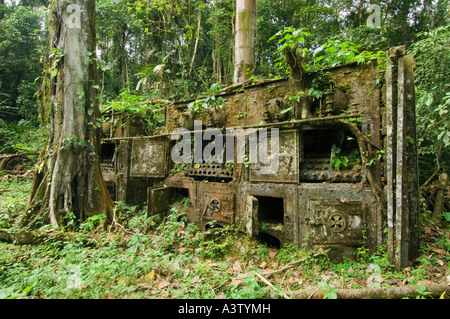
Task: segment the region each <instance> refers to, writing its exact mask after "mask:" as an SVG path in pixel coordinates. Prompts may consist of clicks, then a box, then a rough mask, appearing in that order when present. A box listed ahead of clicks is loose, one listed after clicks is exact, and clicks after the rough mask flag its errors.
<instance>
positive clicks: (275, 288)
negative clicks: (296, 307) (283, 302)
mask: <svg viewBox="0 0 450 319" xmlns="http://www.w3.org/2000/svg"><path fill="white" fill-rule="evenodd" d="M254 274H255V275H256V277H258V278H259V279H261V281H262V282H264V283H265V284H266V285H267V286H269V287H270V288H272V289H273V290H275V291H276V292H277V293H278V294H279V295H281V296H282V297H283V298H284V299H290V298H289V297H288V296H286V294H284V293H283V292H282V291H280V290H278V288H277V287H275V286H274V285H272V284H271V283H270V281H268V280H267V279H266V278H264V277H263V276H262V275H260V274H258V273H257V272H254Z"/></svg>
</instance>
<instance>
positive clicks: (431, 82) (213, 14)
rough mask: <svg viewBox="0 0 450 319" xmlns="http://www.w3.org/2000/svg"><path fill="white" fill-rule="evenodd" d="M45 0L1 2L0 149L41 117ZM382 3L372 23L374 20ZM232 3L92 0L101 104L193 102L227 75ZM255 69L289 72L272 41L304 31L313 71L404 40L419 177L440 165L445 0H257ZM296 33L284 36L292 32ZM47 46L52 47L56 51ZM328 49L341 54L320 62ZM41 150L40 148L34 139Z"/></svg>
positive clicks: (11, 148)
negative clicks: (411, 70) (412, 60)
mask: <svg viewBox="0 0 450 319" xmlns="http://www.w3.org/2000/svg"><path fill="white" fill-rule="evenodd" d="M49 2H50V1H45V0H40V1H38V0H27V1H25V0H23V1H19V0H10V1H8V0H6V1H0V52H1V56H2V59H1V61H0V70H1V71H0V119H1V122H0V125H1V126H0V141H1V142H2V143H1V146H0V152H3V153H5V152H9V153H11V152H15V151H17V148H18V147H19V148H20V147H21V146H15V144H17V143H16V142H17V139H16V137H17V134H20V131H21V130H23V129H24V128H25V127H29V126H31V127H33V126H38V123H39V122H40V123H41V124H45V122H46V118H45V114H46V113H45V112H42V110H41V117H39V111H38V108H39V107H38V103H37V99H36V92H38V90H39V89H40V87H41V85H42V80H43V78H44V74H45V72H51V67H52V66H51V65H46V64H45V61H46V57H48V56H49V55H51V54H52V52H48V50H49V49H48V40H47V38H48V21H47V18H48V10H49V6H50V4H49ZM371 4H376V5H377V8H379V10H380V11H379V13H380V16H379V18H380V19H379V21H378V22H379V25H371V24H370V23H369V22H370V21H371V17H372V15H373V13H374V12H375V11H374V9H373V7H371V6H370V5H371ZM234 11H235V2H234V1H230V0H214V1H213V0H181V1H175V0H152V1H147V0H146V1H143V0H98V1H96V33H97V55H98V57H97V68H98V75H99V82H100V83H99V87H100V95H99V98H100V107H101V108H102V109H104V108H107V107H109V106H111V104H114V103H115V104H116V105H117V104H121V105H122V107H124V105H129V107H130V109H132V108H134V109H136V105H137V102H136V101H143V100H149V99H155V98H161V99H168V100H180V99H189V98H193V97H195V96H197V95H198V94H200V93H202V92H207V91H208V89H209V88H210V87H211V86H212V85H213V84H217V85H221V86H227V85H229V84H231V83H232V80H233V63H234V61H233V58H234V56H233V54H234V53H233V50H234V28H235V22H236V21H235V12H234ZM256 16H257V21H256V24H257V31H256V38H255V54H256V63H255V64H256V65H255V70H254V74H253V77H254V78H255V79H258V78H276V77H285V76H286V70H287V69H286V65H285V64H284V65H283V63H280V57H281V53H280V50H279V48H280V47H279V40H280V37H276V35H277V34H278V35H282V37H283V36H284V39H287V37H286V35H287V34H288V33H289V30H291V34H292V32H294V31H295V30H301V31H302V34H304V36H302V37H297V38H296V39H295V41H297V42H299V43H300V46H299V49H301V50H303V51H305V52H306V53H307V54H306V59H307V60H308V61H309V65H310V66H312V67H316V69H317V67H318V66H319V67H320V66H327V65H328V66H332V65H333V64H336V63H339V62H342V61H345V60H346V59H347V60H351V59H352V58H353V59H354V58H355V57H359V58H364V57H366V58H367V55H366V56H364V54H366V53H368V52H369V53H370V54H369V55H368V56H369V57H374V56H376V55H377V53H379V52H381V54H378V56H383V55H384V52H385V51H386V50H387V49H389V48H390V47H393V46H398V45H406V48H407V51H408V52H409V53H413V54H414V55H415V57H416V60H417V63H418V67H417V70H416V74H415V76H416V86H417V92H416V93H417V113H418V130H419V134H418V135H419V136H420V137H421V139H420V144H419V145H418V146H419V152H420V156H421V157H420V161H421V179H422V182H424V181H425V180H426V178H428V177H429V176H430V175H431V174H432V173H433V171H435V170H436V168H439V167H446V168H447V169H448V165H449V162H448V161H449V160H448V158H449V157H450V156H449V155H450V151H449V146H450V130H449V124H448V121H446V120H445V119H446V116H445V115H446V114H447V113H448V109H449V104H450V88H449V85H448V79H449V72H450V71H449V70H450V68H449V64H450V43H449V41H450V30H449V19H450V18H449V3H448V0H438V1H432V0H405V1H384V0H383V1H366V0H360V1H347V0H333V1H322V0H316V1H311V0H282V1H268V0H258V1H257V14H256ZM290 40H291V41H292V38H291V39H290ZM53 53H54V52H53ZM327 54H328V55H334V57H336V56H338V57H340V59H338V60H335V61H331V60H330V59H328V60H327ZM34 147H37V148H38V146H36V145H35V146H34Z"/></svg>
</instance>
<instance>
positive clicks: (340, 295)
mask: <svg viewBox="0 0 450 319" xmlns="http://www.w3.org/2000/svg"><path fill="white" fill-rule="evenodd" d="M419 288H420V287H419V286H408V287H393V288H365V289H338V290H337V292H336V294H337V299H402V298H416V297H417V296H419V295H420V294H419V293H418V292H417V289H419ZM449 290H450V286H449V285H448V284H430V285H426V291H427V292H430V294H429V295H427V297H430V298H439V297H440V296H441V295H442V294H443V293H444V292H446V291H447V292H448V291H449ZM294 295H295V298H296V299H323V298H324V292H323V291H322V290H320V289H318V290H317V291H314V292H312V293H311V292H307V293H305V292H302V293H294Z"/></svg>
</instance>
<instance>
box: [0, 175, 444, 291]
mask: <svg viewBox="0 0 450 319" xmlns="http://www.w3.org/2000/svg"><path fill="white" fill-rule="evenodd" d="M0 186H1V187H2V188H1V189H2V192H1V194H0V196H1V204H0V214H1V215H0V216H5V214H9V217H8V218H9V219H8V218H6V219H5V218H4V217H2V218H3V220H6V223H5V222H3V224H2V227H1V228H3V230H2V231H15V232H17V231H20V229H17V227H15V225H14V223H13V222H12V221H13V220H15V219H17V218H20V211H21V210H22V209H23V207H24V205H25V204H26V198H27V194H28V191H29V189H30V186H31V183H30V182H29V181H19V180H11V179H3V180H2V181H1V182H0ZM6 190H8V191H6ZM187 203H188V202H187V199H185V200H183V201H181V204H180V205H174V206H172V207H171V208H170V210H169V211H168V213H167V214H166V216H162V215H156V216H153V217H149V216H148V215H147V211H146V207H139V206H130V205H127V204H124V203H121V202H117V203H116V224H115V225H114V224H113V225H112V226H111V227H109V228H108V229H107V230H101V231H100V230H98V225H99V224H100V223H101V221H102V219H103V218H104V216H101V215H98V216H95V217H94V218H90V219H88V220H86V221H85V222H84V223H83V224H81V227H78V229H77V230H78V233H77V236H75V237H73V236H72V237H71V238H70V239H69V238H68V237H67V239H65V237H64V236H59V237H49V238H48V239H47V240H46V241H45V243H43V244H41V245H16V244H11V243H3V242H0V252H1V254H0V298H7V299H13V298H44V299H53V298H64V299H79V298H84V299H93V298H100V299H104V298H116V299H125V298H126V299H138V298H186V299H190V298H195V299H213V298H233V299H250V298H283V297H288V298H297V297H299V296H304V294H305V293H306V294H309V293H311V292H313V291H315V290H316V289H317V288H321V289H322V290H323V291H324V292H325V294H324V297H325V298H335V297H336V291H337V289H341V288H351V289H358V288H365V287H393V286H399V285H420V284H422V283H424V284H426V283H429V282H431V281H432V280H433V279H436V278H435V277H436V275H437V272H441V273H442V275H441V279H443V278H444V276H445V274H444V273H445V269H448V262H449V258H448V255H447V256H444V255H442V256H440V255H432V256H431V253H432V252H431V251H430V250H426V249H425V251H424V254H423V257H420V258H421V259H420V260H419V261H420V262H418V263H417V265H415V266H412V267H409V268H408V269H406V270H402V271H395V270H394V268H393V267H392V265H391V264H390V263H389V262H388V259H387V257H386V253H385V249H384V247H380V249H379V251H378V252H376V253H375V254H372V255H369V254H368V252H367V250H365V249H360V250H359V251H358V255H357V256H356V258H355V259H352V260H350V259H345V260H344V262H341V263H333V262H331V261H330V259H329V258H328V256H327V254H326V252H324V251H315V250H310V249H306V248H305V247H295V246H293V245H284V246H283V247H281V248H279V249H275V248H271V247H269V246H267V245H266V244H264V243H262V242H259V241H257V240H255V239H253V238H249V237H248V236H246V235H245V234H243V233H241V232H240V231H239V230H238V229H237V228H236V227H233V226H228V227H224V228H220V229H216V228H212V229H210V230H209V231H206V232H205V231H200V229H198V228H197V227H196V226H195V225H194V224H192V223H189V222H188V221H187V217H186V214H185V209H186V207H187ZM11 211H13V213H11ZM73 225H74V224H73V223H70V221H68V222H67V226H65V227H64V228H61V229H56V230H53V231H54V232H60V233H61V234H63V233H67V232H70V231H73V230H74V229H72V228H73ZM46 231H49V230H48V229H47V230H46ZM441 263H442V264H443V265H441ZM439 265H440V266H441V268H437V267H438V266H439ZM430 267H433V269H434V271H435V272H433V273H430V271H429V268H430ZM258 274H259V275H262V276H264V278H266V279H267V280H268V281H269V282H270V283H271V285H267V283H265V282H264V281H262V280H261V279H260V277H259V276H258ZM417 297H418V298H426V297H428V296H427V295H426V293H425V291H422V293H421V292H420V291H418V294H417Z"/></svg>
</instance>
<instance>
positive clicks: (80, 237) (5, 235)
mask: <svg viewBox="0 0 450 319" xmlns="http://www.w3.org/2000/svg"><path fill="white" fill-rule="evenodd" d="M104 238H108V239H111V240H113V239H117V238H118V236H117V235H111V234H101V233H93V234H84V233H83V234H82V233H73V232H60V231H54V230H48V231H33V230H21V231H20V232H17V233H14V232H8V231H7V230H0V241H2V242H6V243H11V244H15V245H40V244H44V243H45V242H46V241H47V240H51V239H54V240H60V241H61V242H62V244H63V243H64V242H66V241H75V240H76V241H81V242H82V243H83V245H85V246H96V245H98V244H99V242H100V241H101V240H102V239H104ZM120 238H122V239H123V237H120Z"/></svg>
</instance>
